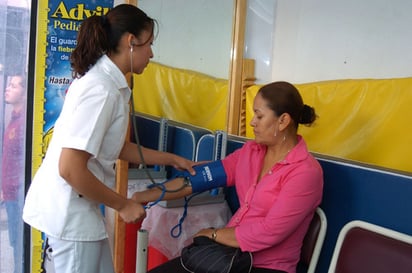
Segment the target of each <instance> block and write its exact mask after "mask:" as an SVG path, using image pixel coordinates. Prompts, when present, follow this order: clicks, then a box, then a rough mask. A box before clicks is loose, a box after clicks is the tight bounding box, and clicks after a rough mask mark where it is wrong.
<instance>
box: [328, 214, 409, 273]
mask: <svg viewBox="0 0 412 273" xmlns="http://www.w3.org/2000/svg"><path fill="white" fill-rule="evenodd" d="M372 272H373V273H388V272H396V273H410V272H412V236H410V235H407V234H404V233H400V232H397V231H394V230H391V229H388V228H384V227H381V226H378V225H374V224H371V223H367V222H364V221H359V220H355V221H351V222H349V223H347V224H346V225H345V226H344V227H343V228H342V230H341V231H340V233H339V236H338V240H337V242H336V245H335V250H334V252H333V256H332V260H331V263H330V266H329V271H328V273H372Z"/></svg>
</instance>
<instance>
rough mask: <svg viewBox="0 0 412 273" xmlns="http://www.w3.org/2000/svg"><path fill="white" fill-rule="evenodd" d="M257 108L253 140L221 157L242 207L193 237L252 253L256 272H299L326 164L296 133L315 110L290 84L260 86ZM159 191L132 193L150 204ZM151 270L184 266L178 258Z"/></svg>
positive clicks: (188, 190) (170, 185)
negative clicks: (218, 225)
mask: <svg viewBox="0 0 412 273" xmlns="http://www.w3.org/2000/svg"><path fill="white" fill-rule="evenodd" d="M253 107H254V117H253V119H252V121H251V123H250V125H251V126H252V127H253V128H254V134H255V140H254V141H248V142H246V143H245V144H244V145H243V147H242V148H240V149H238V150H237V151H235V152H233V153H231V154H229V155H228V156H227V157H226V158H225V159H223V160H222V161H221V163H222V164H221V165H222V167H223V169H224V173H225V175H226V177H225V181H224V182H223V184H224V185H226V186H235V187H236V192H237V196H238V198H239V203H240V207H239V209H238V210H237V211H236V213H235V214H234V215H233V217H232V218H231V220H230V221H229V223H228V224H227V225H226V227H224V228H220V229H213V228H207V229H203V230H200V231H199V232H198V233H197V234H196V235H195V237H196V236H207V237H209V238H212V239H214V240H216V241H217V242H219V243H222V244H225V245H229V246H232V247H239V248H240V249H241V250H242V251H249V252H251V253H252V254H253V268H252V271H251V272H253V273H264V272H268V273H269V272H271V273H275V272H287V273H294V272H296V265H297V263H298V261H299V258H300V249H301V246H302V242H303V238H304V236H305V233H306V231H307V229H308V227H309V224H310V221H311V219H312V217H313V215H314V212H315V210H316V207H317V206H318V205H319V204H320V202H321V200H322V192H323V173H322V169H321V166H320V164H319V163H318V162H317V160H316V159H315V158H314V157H313V156H312V155H311V154H310V153H309V152H308V149H307V147H306V144H305V141H304V140H303V138H302V137H301V136H300V135H298V134H297V130H298V125H299V124H306V125H310V124H312V123H313V122H314V121H315V119H316V114H315V111H314V109H313V108H312V107H310V106H308V105H306V104H304V103H303V101H302V97H301V96H300V94H299V92H298V90H297V89H296V88H295V87H294V86H293V85H292V84H290V83H287V82H274V83H270V84H267V85H265V86H263V87H262V88H261V89H260V90H259V92H258V94H257V95H256V97H255V100H254V106H253ZM212 171H213V169H212ZM182 180H183V179H181V178H179V179H174V180H172V181H170V182H168V183H166V184H165V185H166V187H167V188H168V189H173V188H178V187H180V186H181V185H182ZM219 183H221V182H219ZM212 184H213V183H212ZM214 186H220V185H214ZM192 192H195V185H194V184H193V183H192V186H187V187H185V188H184V189H183V190H181V191H179V192H177V193H166V194H165V196H164V199H175V198H180V197H182V196H185V195H189V194H191V193H192ZM159 196H160V190H159V189H157V188H154V189H151V190H148V191H145V192H143V193H135V194H134V199H135V200H137V201H138V202H148V201H153V200H156V198H158V197H159ZM149 272H150V273H159V272H187V271H186V270H185V269H184V268H183V267H182V266H181V265H180V260H179V258H176V259H174V260H171V261H169V262H167V263H165V264H163V265H161V266H159V267H157V268H155V269H153V270H151V271H149Z"/></svg>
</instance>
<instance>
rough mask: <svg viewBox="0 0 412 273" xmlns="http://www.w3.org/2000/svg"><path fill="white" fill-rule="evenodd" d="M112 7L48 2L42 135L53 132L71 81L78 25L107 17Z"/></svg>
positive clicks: (103, 0) (109, 1)
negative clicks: (71, 55)
mask: <svg viewBox="0 0 412 273" xmlns="http://www.w3.org/2000/svg"><path fill="white" fill-rule="evenodd" d="M111 7H113V0H99V1H89V2H85V1H74V0H70V1H52V0H50V1H48V16H47V17H48V23H47V45H46V65H45V69H46V70H45V79H44V86H45V91H44V99H45V100H44V111H45V112H44V127H43V132H45V133H47V132H48V131H49V130H50V129H52V128H53V126H54V123H55V121H56V119H57V117H58V115H59V114H60V110H61V108H62V106H63V101H64V97H65V94H66V90H67V89H68V87H69V85H70V83H71V81H72V71H71V67H70V53H71V52H72V51H73V49H74V48H75V47H76V37H77V31H78V30H79V27H80V24H81V22H82V21H83V20H84V19H86V18H87V17H90V16H92V15H94V14H97V15H103V14H106V13H107V12H108V11H109V9H110V8H111Z"/></svg>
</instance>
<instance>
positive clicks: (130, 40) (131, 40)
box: [127, 34, 137, 47]
mask: <svg viewBox="0 0 412 273" xmlns="http://www.w3.org/2000/svg"><path fill="white" fill-rule="evenodd" d="M127 42H128V44H129V47H133V46H136V45H137V40H136V37H135V36H134V35H133V34H129V35H128V36H127Z"/></svg>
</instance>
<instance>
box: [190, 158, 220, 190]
mask: <svg viewBox="0 0 412 273" xmlns="http://www.w3.org/2000/svg"><path fill="white" fill-rule="evenodd" d="M193 169H194V170H195V171H196V174H195V175H191V174H190V173H189V172H184V173H185V174H184V175H183V176H184V177H185V178H186V179H187V180H188V181H189V183H190V185H191V186H192V192H193V193H196V192H203V191H206V190H210V189H214V188H219V187H224V186H226V180H227V176H226V172H225V169H224V168H223V164H222V161H220V160H216V161H213V162H210V163H206V164H203V165H199V166H195V167H193Z"/></svg>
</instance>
